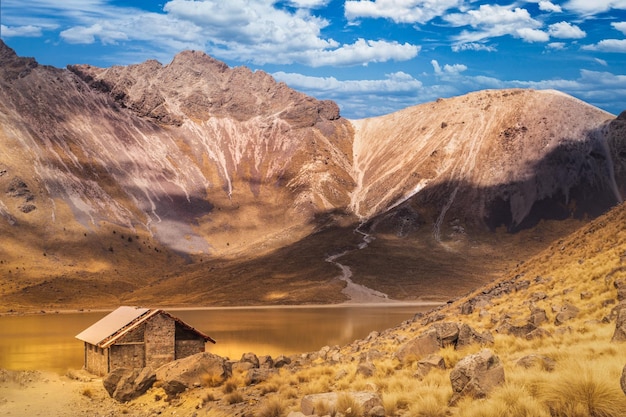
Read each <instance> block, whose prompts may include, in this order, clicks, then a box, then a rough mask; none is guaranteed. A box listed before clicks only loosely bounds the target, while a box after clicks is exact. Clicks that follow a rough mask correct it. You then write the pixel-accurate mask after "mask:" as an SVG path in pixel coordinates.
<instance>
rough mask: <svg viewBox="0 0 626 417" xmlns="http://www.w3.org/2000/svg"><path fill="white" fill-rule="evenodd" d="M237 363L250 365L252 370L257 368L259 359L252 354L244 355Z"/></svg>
mask: <svg viewBox="0 0 626 417" xmlns="http://www.w3.org/2000/svg"><path fill="white" fill-rule="evenodd" d="M239 362H247V363H250V364H252V367H253V368H258V367H259V358H258V357H257V355H255V354H254V353H252V352H248V353H244V354H243V355H241V359H239Z"/></svg>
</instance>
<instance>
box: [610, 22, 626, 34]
mask: <svg viewBox="0 0 626 417" xmlns="http://www.w3.org/2000/svg"><path fill="white" fill-rule="evenodd" d="M611 26H613V28H614V29H617V30H619V31H620V32H622V33H623V34H624V35H626V22H613V23H611Z"/></svg>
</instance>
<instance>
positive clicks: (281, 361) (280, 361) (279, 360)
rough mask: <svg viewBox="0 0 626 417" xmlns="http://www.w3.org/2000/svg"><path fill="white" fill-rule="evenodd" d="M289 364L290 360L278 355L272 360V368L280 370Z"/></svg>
mask: <svg viewBox="0 0 626 417" xmlns="http://www.w3.org/2000/svg"><path fill="white" fill-rule="evenodd" d="M289 364H291V358H289V357H287V356H285V355H279V356H277V357H276V359H274V368H282V367H283V366H285V365H289Z"/></svg>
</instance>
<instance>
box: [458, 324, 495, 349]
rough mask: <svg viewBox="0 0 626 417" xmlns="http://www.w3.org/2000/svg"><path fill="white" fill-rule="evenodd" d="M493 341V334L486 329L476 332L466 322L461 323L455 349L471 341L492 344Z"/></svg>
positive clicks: (467, 344) (469, 343) (471, 342)
mask: <svg viewBox="0 0 626 417" xmlns="http://www.w3.org/2000/svg"><path fill="white" fill-rule="evenodd" d="M493 342H494V340H493V335H492V334H491V333H489V332H488V331H486V332H483V333H478V332H477V331H476V330H474V329H473V328H472V327H471V326H470V325H468V324H465V323H464V324H462V325H461V327H460V329H459V338H458V339H457V341H456V346H455V347H456V349H459V348H461V347H464V346H469V345H471V344H473V343H476V344H479V345H492V344H493Z"/></svg>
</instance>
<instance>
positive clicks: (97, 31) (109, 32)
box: [60, 23, 128, 45]
mask: <svg viewBox="0 0 626 417" xmlns="http://www.w3.org/2000/svg"><path fill="white" fill-rule="evenodd" d="M105 26H108V27H105ZM60 36H61V38H62V39H63V40H64V41H65V42H67V43H75V44H91V43H94V42H95V41H96V37H98V38H99V39H100V41H101V42H102V43H103V44H104V45H107V44H116V43H117V42H118V41H123V40H127V39H128V36H127V35H126V34H125V33H124V32H121V31H119V30H116V29H113V28H111V27H110V25H102V24H100V23H96V24H94V25H92V26H89V27H86V26H74V27H72V28H70V29H67V30H64V31H62V32H61V33H60Z"/></svg>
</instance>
